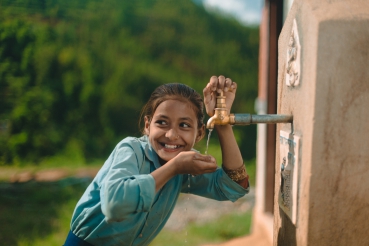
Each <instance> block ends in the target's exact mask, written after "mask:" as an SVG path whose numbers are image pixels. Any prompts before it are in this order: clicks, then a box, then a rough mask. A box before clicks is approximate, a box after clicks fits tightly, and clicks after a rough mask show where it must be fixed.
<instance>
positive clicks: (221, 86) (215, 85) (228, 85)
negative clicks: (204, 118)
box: [203, 75, 237, 117]
mask: <svg viewBox="0 0 369 246" xmlns="http://www.w3.org/2000/svg"><path fill="white" fill-rule="evenodd" d="M236 90H237V83H236V82H233V81H232V79H230V78H225V77H224V76H223V75H220V76H219V77H217V76H212V77H211V78H210V81H209V83H208V84H207V85H206V87H205V88H204V90H203V94H204V104H205V108H206V113H207V114H208V115H209V116H210V117H211V116H213V115H214V109H215V106H216V97H217V93H220V92H222V91H223V95H224V96H225V97H226V105H227V109H228V113H230V112H231V107H232V104H233V101H234V98H235V96H236Z"/></svg>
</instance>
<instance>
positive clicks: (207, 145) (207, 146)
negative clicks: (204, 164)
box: [205, 129, 213, 155]
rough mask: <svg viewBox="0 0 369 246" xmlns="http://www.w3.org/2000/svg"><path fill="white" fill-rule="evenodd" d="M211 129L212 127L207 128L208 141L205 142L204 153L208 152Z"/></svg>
mask: <svg viewBox="0 0 369 246" xmlns="http://www.w3.org/2000/svg"><path fill="white" fill-rule="evenodd" d="M212 131H213V129H209V134H208V141H207V142H206V150H205V155H207V154H208V149H209V140H210V136H211V132H212Z"/></svg>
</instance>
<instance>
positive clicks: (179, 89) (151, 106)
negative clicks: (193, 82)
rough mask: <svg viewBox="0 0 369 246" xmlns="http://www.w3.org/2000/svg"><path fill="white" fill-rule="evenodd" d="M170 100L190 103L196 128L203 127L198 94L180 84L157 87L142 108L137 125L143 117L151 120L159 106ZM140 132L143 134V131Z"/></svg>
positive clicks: (202, 105)
mask: <svg viewBox="0 0 369 246" xmlns="http://www.w3.org/2000/svg"><path fill="white" fill-rule="evenodd" d="M170 99H174V100H180V101H185V102H190V103H191V104H192V106H193V109H194V110H195V113H196V116H197V124H198V127H199V128H201V127H202V126H203V124H204V123H203V121H204V103H203V100H202V98H201V96H200V94H199V93H197V92H196V91H195V90H194V89H192V88H191V87H189V86H187V85H184V84H180V83H169V84H164V85H161V86H159V87H157V88H156V89H155V90H154V91H153V93H152V94H151V96H150V99H149V101H148V102H147V103H146V104H145V106H144V107H143V108H142V110H141V115H140V121H139V123H141V122H142V121H143V120H144V117H145V116H148V117H149V118H150V119H151V118H152V116H153V115H154V113H155V110H156V108H157V107H158V106H159V104H161V103H162V102H164V101H166V100H170ZM142 132H143V133H144V130H142Z"/></svg>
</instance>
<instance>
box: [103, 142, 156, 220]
mask: <svg viewBox="0 0 369 246" xmlns="http://www.w3.org/2000/svg"><path fill="white" fill-rule="evenodd" d="M137 152H140V153H137ZM142 155H143V153H142V149H141V148H139V147H135V146H133V145H130V144H128V143H123V144H121V145H120V146H119V147H118V148H117V149H116V153H115V154H114V156H113V159H112V164H111V167H110V169H109V171H108V173H107V175H106V176H105V178H104V180H103V182H102V186H101V190H100V196H101V209H102V212H103V214H104V215H105V217H106V219H107V221H122V220H124V219H125V218H126V217H127V216H129V215H130V214H133V213H137V212H148V211H149V210H150V208H151V205H152V204H153V201H154V197H155V180H154V178H153V176H151V174H140V172H139V164H140V163H139V161H141V159H143V158H142ZM140 157H141V158H140Z"/></svg>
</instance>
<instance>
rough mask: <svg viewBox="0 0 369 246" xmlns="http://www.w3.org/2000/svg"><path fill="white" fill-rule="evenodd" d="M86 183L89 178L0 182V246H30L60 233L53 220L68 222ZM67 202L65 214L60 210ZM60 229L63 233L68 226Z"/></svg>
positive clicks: (88, 181)
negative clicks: (24, 243)
mask: <svg viewBox="0 0 369 246" xmlns="http://www.w3.org/2000/svg"><path fill="white" fill-rule="evenodd" d="M90 182H91V179H90V178H83V179H77V178H66V179H63V180H59V181H56V182H36V181H30V182H26V183H5V182H1V183H0V221H1V224H0V242H1V245H7V246H13V245H14V246H15V245H18V244H19V241H23V242H27V244H28V245H32V242H34V241H35V240H37V239H40V238H45V237H47V236H48V235H50V234H51V233H53V232H55V231H62V230H61V228H59V227H60V225H58V224H57V223H55V221H56V220H57V218H59V217H62V216H64V217H67V218H69V220H70V218H71V216H72V213H73V208H74V205H75V204H76V202H77V201H78V199H79V198H80V196H81V195H82V194H83V192H84V190H85V189H86V187H87V186H88V184H89V183H90ZM68 203H69V204H73V206H72V205H70V206H69V207H68V206H67V208H68V211H66V210H65V209H62V208H65V207H64V205H66V204H68ZM69 210H70V211H69ZM62 213H65V215H62ZM61 226H62V227H63V230H65V231H66V232H67V231H68V230H69V226H68V224H67V225H64V223H63V225H61ZM64 226H66V228H64Z"/></svg>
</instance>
